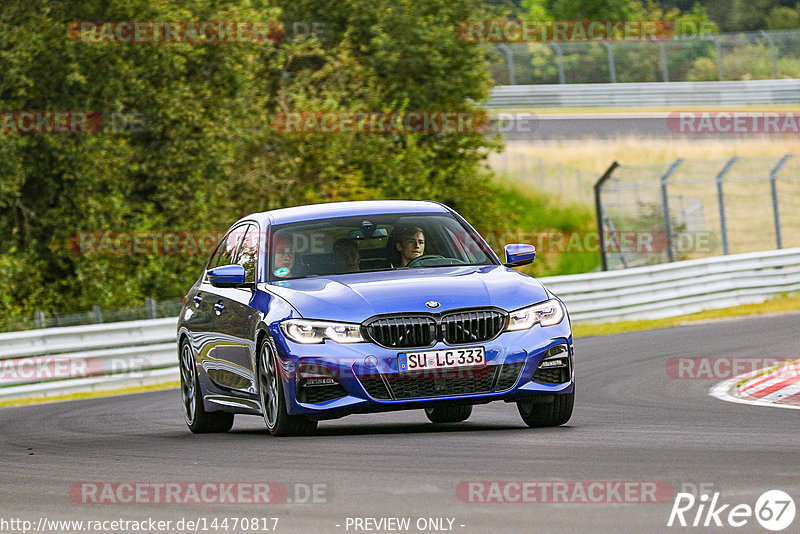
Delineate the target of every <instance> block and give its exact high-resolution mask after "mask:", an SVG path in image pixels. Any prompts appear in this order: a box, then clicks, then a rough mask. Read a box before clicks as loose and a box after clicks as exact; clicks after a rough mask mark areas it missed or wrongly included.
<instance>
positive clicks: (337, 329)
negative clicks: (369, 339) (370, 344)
mask: <svg viewBox="0 0 800 534" xmlns="http://www.w3.org/2000/svg"><path fill="white" fill-rule="evenodd" d="M281 329H282V330H283V333H284V334H286V337H288V338H289V339H291V340H292V341H295V342H297V343H306V344H309V343H322V342H323V341H325V340H326V339H330V340H331V341H335V342H336V343H359V342H361V341H364V338H363V337H361V326H360V325H357V324H351V323H330V322H327V321H309V320H307V319H289V320H287V321H283V322H282V323H281Z"/></svg>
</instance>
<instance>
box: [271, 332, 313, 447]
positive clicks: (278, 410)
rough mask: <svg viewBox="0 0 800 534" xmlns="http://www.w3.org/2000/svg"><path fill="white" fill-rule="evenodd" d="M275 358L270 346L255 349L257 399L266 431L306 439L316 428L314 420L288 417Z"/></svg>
mask: <svg viewBox="0 0 800 534" xmlns="http://www.w3.org/2000/svg"><path fill="white" fill-rule="evenodd" d="M277 369H278V366H277V357H276V356H275V353H274V351H273V350H272V347H270V345H269V343H267V342H266V341H263V342H262V343H261V346H260V348H259V350H258V400H259V403H260V404H261V413H262V414H263V416H264V422H265V423H266V425H267V430H269V433H270V434H272V435H273V436H307V435H310V434H313V433H314V431H315V430H316V429H317V421H316V420H314V419H311V418H309V417H308V416H307V415H289V413H288V412H287V411H286V397H285V395H284V392H283V383H282V381H281V378H280V376H278V373H277V372H276V370H277Z"/></svg>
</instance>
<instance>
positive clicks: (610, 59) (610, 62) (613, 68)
mask: <svg viewBox="0 0 800 534" xmlns="http://www.w3.org/2000/svg"><path fill="white" fill-rule="evenodd" d="M600 44H601V45H603V46H604V47H605V49H606V50H608V70H609V73H610V75H611V83H617V69H616V66H615V65H614V52H613V51H612V50H611V44H609V42H608V41H600Z"/></svg>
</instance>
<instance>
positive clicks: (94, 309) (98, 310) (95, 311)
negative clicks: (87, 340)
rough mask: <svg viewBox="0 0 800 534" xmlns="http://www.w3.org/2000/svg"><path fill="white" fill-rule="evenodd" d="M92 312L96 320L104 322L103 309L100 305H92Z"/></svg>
mask: <svg viewBox="0 0 800 534" xmlns="http://www.w3.org/2000/svg"><path fill="white" fill-rule="evenodd" d="M92 313H93V314H94V321H95V322H96V323H102V322H103V310H102V309H101V308H100V306H98V305H97V304H95V305H94V306H92Z"/></svg>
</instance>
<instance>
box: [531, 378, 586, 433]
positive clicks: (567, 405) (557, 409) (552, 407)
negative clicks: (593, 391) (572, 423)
mask: <svg viewBox="0 0 800 534" xmlns="http://www.w3.org/2000/svg"><path fill="white" fill-rule="evenodd" d="M573 388H574V386H573ZM553 397H554V398H553V400H552V401H550V402H548V403H544V404H541V403H535V402H533V401H518V402H517V409H518V410H519V415H520V417H522V420H523V421H525V424H526V425H528V426H529V427H531V428H537V427H545V426H559V425H563V424H564V423H566V422H567V421H569V419H570V417H572V407H573V405H574V404H575V390H574V389H573V390H572V393H566V394H562V395H554V396H553Z"/></svg>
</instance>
